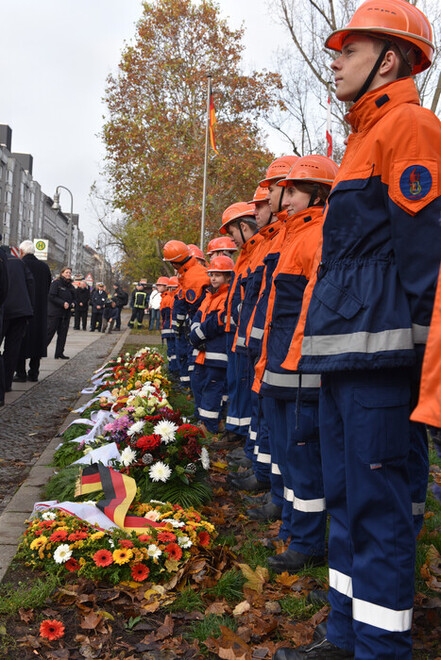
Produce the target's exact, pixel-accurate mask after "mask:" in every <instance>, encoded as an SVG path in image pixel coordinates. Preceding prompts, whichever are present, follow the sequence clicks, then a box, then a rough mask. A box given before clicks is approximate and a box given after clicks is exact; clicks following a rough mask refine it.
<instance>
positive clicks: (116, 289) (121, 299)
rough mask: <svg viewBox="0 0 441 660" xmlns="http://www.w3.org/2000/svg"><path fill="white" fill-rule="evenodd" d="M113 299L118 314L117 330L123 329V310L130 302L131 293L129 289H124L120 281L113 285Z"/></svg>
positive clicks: (116, 320)
mask: <svg viewBox="0 0 441 660" xmlns="http://www.w3.org/2000/svg"><path fill="white" fill-rule="evenodd" d="M112 300H114V301H115V304H116V309H117V315H116V319H115V330H121V310H122V308H123V307H124V306H125V305H127V303H128V302H129V295H128V293H127V291H124V289H122V288H121V287H120V286H119V284H118V283H115V284H114V285H113V296H112Z"/></svg>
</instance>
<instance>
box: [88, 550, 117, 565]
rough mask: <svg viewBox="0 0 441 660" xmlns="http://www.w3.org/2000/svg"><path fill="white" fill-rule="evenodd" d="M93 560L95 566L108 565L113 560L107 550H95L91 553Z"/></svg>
mask: <svg viewBox="0 0 441 660" xmlns="http://www.w3.org/2000/svg"><path fill="white" fill-rule="evenodd" d="M93 561H94V562H95V564H96V565H97V566H110V564H111V563H112V562H113V557H112V553H111V552H110V551H109V550H105V549H103V550H97V551H96V552H95V554H94V555H93Z"/></svg>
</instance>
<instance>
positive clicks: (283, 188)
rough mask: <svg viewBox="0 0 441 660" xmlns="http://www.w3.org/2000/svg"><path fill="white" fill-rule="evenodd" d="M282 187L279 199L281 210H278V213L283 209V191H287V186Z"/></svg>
mask: <svg viewBox="0 0 441 660" xmlns="http://www.w3.org/2000/svg"><path fill="white" fill-rule="evenodd" d="M280 188H281V193H280V199H279V210H278V211H277V213H280V211H282V199H283V193H284V192H285V186H280ZM271 215H272V214H271Z"/></svg>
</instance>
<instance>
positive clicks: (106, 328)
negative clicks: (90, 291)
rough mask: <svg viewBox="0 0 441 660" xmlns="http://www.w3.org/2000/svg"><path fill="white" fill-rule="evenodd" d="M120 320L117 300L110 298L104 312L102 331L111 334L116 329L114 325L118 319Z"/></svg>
mask: <svg viewBox="0 0 441 660" xmlns="http://www.w3.org/2000/svg"><path fill="white" fill-rule="evenodd" d="M117 320H118V307H117V306H116V302H115V301H114V300H113V298H112V300H108V301H107V302H106V306H105V308H104V313H103V327H102V328H101V332H103V333H104V332H107V333H108V334H109V335H110V333H111V332H112V330H113V329H114V328H113V326H114V325H115V323H116V321H117Z"/></svg>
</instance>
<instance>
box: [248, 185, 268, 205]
mask: <svg viewBox="0 0 441 660" xmlns="http://www.w3.org/2000/svg"><path fill="white" fill-rule="evenodd" d="M267 187H268V186H266V187H265V188H264V187H263V186H257V188H256V191H255V193H254V196H253V199H252V200H250V201H249V202H247V204H255V203H256V202H264V201H265V200H266V198H267V197H268V190H267Z"/></svg>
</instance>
